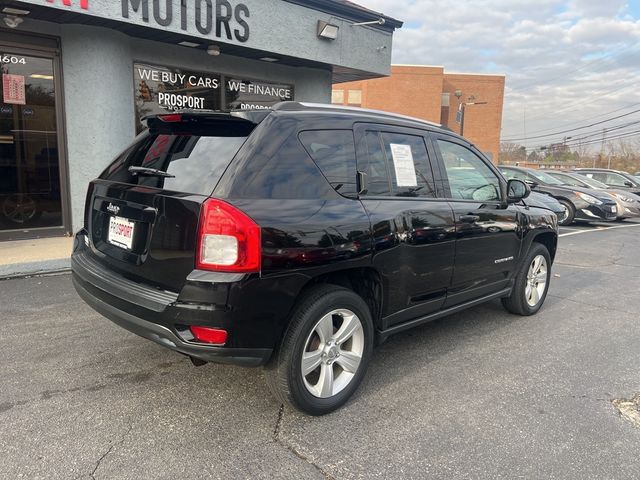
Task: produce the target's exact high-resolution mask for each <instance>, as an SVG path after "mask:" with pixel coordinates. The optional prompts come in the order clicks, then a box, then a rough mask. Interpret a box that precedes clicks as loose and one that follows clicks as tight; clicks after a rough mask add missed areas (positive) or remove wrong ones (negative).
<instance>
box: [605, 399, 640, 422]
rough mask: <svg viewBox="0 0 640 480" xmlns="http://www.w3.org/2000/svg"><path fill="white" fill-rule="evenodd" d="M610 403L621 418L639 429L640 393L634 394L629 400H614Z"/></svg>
mask: <svg viewBox="0 0 640 480" xmlns="http://www.w3.org/2000/svg"><path fill="white" fill-rule="evenodd" d="M611 403H613V406H614V407H615V408H616V410H618V413H620V416H621V417H622V418H624V419H625V420H628V421H629V422H631V423H633V424H634V425H635V426H636V427H640V393H638V394H636V396H634V397H633V398H632V399H631V400H625V399H620V400H618V399H616V400H613V401H612V402H611Z"/></svg>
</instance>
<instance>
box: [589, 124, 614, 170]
mask: <svg viewBox="0 0 640 480" xmlns="http://www.w3.org/2000/svg"><path fill="white" fill-rule="evenodd" d="M606 133H607V129H606V128H603V129H602V146H601V147H600V160H604V139H605V137H606ZM595 166H596V159H595V158H594V159H593V167H594V168H595ZM609 166H611V160H609Z"/></svg>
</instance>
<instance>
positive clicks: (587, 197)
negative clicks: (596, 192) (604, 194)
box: [573, 192, 602, 205]
mask: <svg viewBox="0 0 640 480" xmlns="http://www.w3.org/2000/svg"><path fill="white" fill-rule="evenodd" d="M573 193H575V194H576V195H578V196H579V197H580V198H581V199H582V200H584V201H585V202H587V203H589V204H591V205H602V202H601V201H600V200H598V199H597V198H596V197H594V196H593V195H589V194H588V193H582V192H573Z"/></svg>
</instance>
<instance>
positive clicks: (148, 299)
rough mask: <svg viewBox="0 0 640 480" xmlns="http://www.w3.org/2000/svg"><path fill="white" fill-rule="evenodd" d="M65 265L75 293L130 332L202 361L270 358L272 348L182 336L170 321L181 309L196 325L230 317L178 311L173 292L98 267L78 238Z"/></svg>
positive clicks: (244, 362) (248, 362) (250, 362)
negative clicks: (218, 343)
mask: <svg viewBox="0 0 640 480" xmlns="http://www.w3.org/2000/svg"><path fill="white" fill-rule="evenodd" d="M71 270H72V279H73V285H74V287H75V289H76V291H77V292H78V294H79V295H80V297H81V298H82V299H83V300H84V301H85V302H86V303H87V304H88V305H89V306H91V307H92V308H93V309H94V310H96V311H97V312H98V313H100V314H101V315H103V316H104V317H106V318H108V319H109V320H111V321H112V322H114V323H115V324H117V325H119V326H121V327H122V328H125V329H126V330H129V331H130V332H133V333H135V334H136V335H139V336H141V337H143V338H146V339H148V340H151V341H153V342H155V343H157V344H159V345H162V346H164V347H167V348H169V349H171V350H174V351H176V352H179V353H182V354H184V355H188V356H190V357H194V358H197V359H200V360H203V361H205V362H215V363H228V364H234V365H240V366H246V367H258V366H260V365H264V364H266V363H267V362H268V361H269V358H270V357H271V354H272V352H273V349H272V348H233V347H219V346H212V345H206V344H201V343H194V342H190V341H188V340H185V339H184V338H182V337H181V336H180V334H179V333H178V331H177V330H176V329H175V327H176V324H175V323H174V322H175V321H177V319H178V318H184V314H185V313H186V314H187V315H188V318H190V319H191V321H195V322H194V323H196V324H205V325H206V324H211V325H212V326H216V327H219V328H225V329H226V330H228V331H229V330H230V328H229V327H230V324H231V323H233V322H232V321H233V319H232V318H229V314H228V313H227V312H221V313H222V314H223V316H224V317H225V318H226V320H227V321H228V323H224V322H222V323H220V321H216V320H215V318H217V317H214V316H211V315H210V314H209V313H208V312H205V313H204V314H202V313H201V314H199V312H198V310H187V311H186V312H180V311H179V310H180V308H179V307H178V306H177V305H179V304H180V302H179V298H178V295H177V294H173V293H171V292H163V291H159V290H157V289H152V288H149V287H146V286H144V285H141V284H138V283H136V282H132V281H130V280H128V279H126V278H124V277H122V276H120V275H118V274H116V273H115V272H113V271H111V270H109V269H106V268H103V267H101V266H100V265H99V264H98V263H97V262H95V261H94V260H92V258H91V257H90V256H89V255H88V254H87V250H86V249H85V248H84V245H82V244H81V242H79V241H78V240H76V245H75V247H74V253H73V255H72V256H71ZM203 315H204V316H203ZM143 317H144V318H143ZM156 319H157V321H151V320H156ZM180 323H184V322H182V321H181V322H180ZM186 323H190V322H189V321H187V322H186Z"/></svg>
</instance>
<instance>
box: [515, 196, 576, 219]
mask: <svg viewBox="0 0 640 480" xmlns="http://www.w3.org/2000/svg"><path fill="white" fill-rule="evenodd" d="M522 203H523V204H524V205H527V206H529V207H538V208H546V209H547V210H551V211H552V212H553V213H555V214H556V216H557V217H562V216H563V215H565V213H566V209H565V207H564V206H563V205H562V204H561V203H560V202H559V201H557V200H556V199H555V198H553V197H552V196H551V195H549V194H548V193H542V192H533V191H532V192H531V194H530V195H529V196H528V197H527V198H526V199H525V200H523V202H522Z"/></svg>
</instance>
